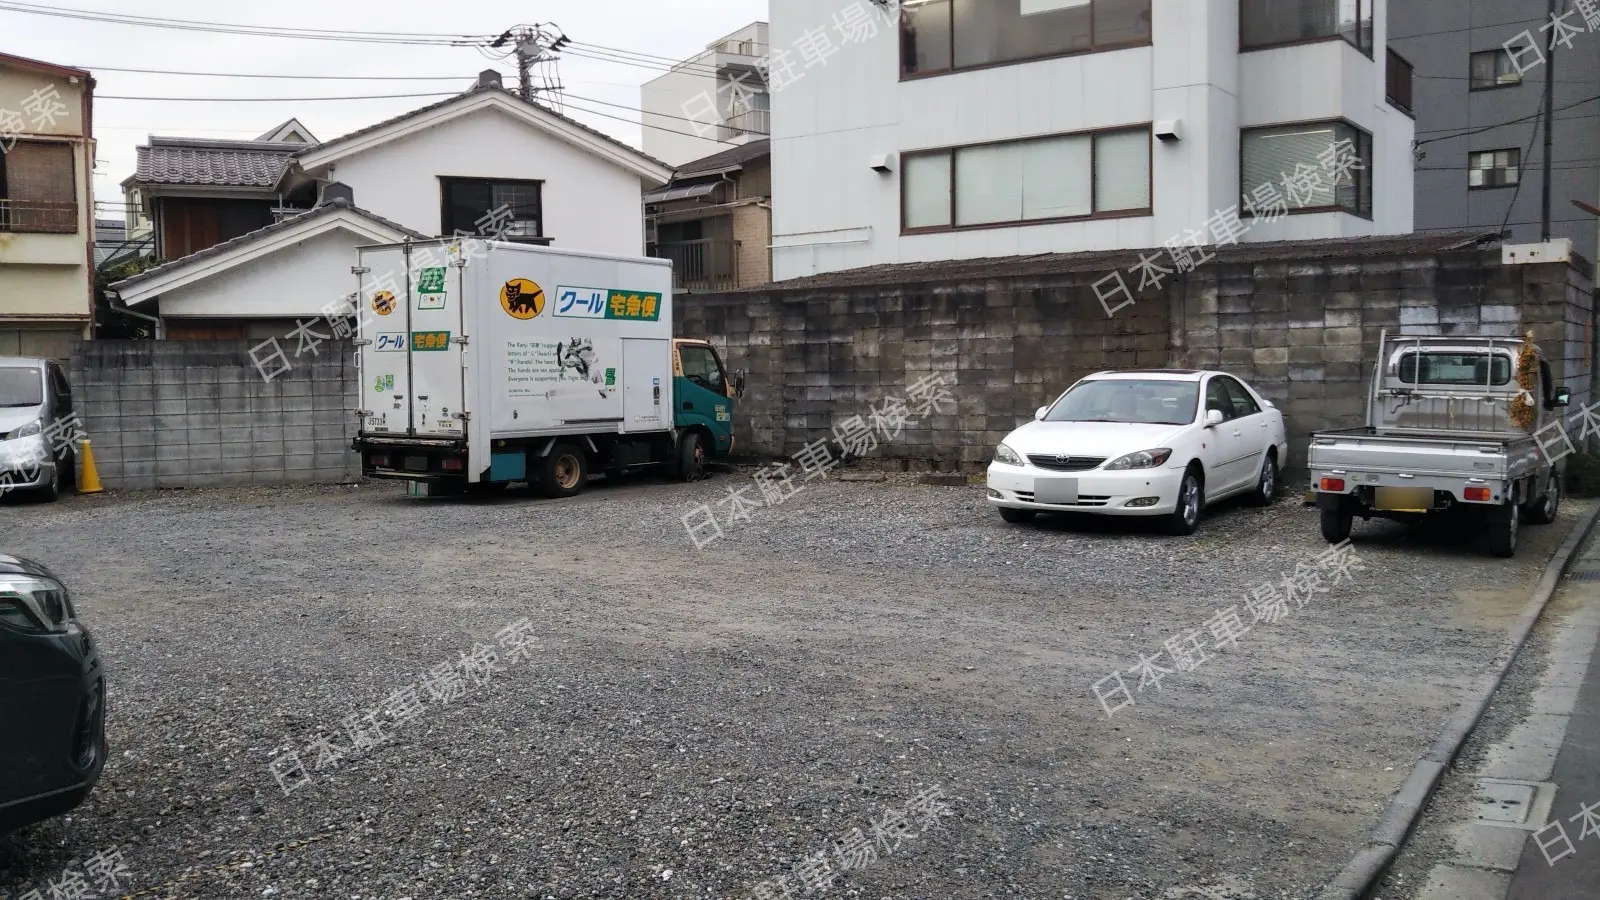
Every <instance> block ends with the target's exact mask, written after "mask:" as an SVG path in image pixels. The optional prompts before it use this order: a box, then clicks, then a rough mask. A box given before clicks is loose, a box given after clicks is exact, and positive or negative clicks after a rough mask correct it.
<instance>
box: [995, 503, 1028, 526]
mask: <svg viewBox="0 0 1600 900" xmlns="http://www.w3.org/2000/svg"><path fill="white" fill-rule="evenodd" d="M1034 515H1035V512H1034V511H1033V510H1031V509H1011V508H1010V507H1007V506H1002V507H1000V518H1002V519H1004V520H1006V521H1007V522H1010V523H1011V524H1012V525H1021V524H1022V523H1024V522H1032V521H1033V517H1034Z"/></svg>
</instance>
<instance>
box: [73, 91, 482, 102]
mask: <svg viewBox="0 0 1600 900" xmlns="http://www.w3.org/2000/svg"><path fill="white" fill-rule="evenodd" d="M455 96H459V92H457V91H441V92H436V93H432V94H367V95H363V96H353V97H128V96H118V95H112V94H96V95H95V97H94V98H95V99H96V100H155V101H160V102H162V103H317V102H321V101H325V100H403V99H413V98H419V97H455Z"/></svg>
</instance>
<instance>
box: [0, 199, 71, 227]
mask: <svg viewBox="0 0 1600 900" xmlns="http://www.w3.org/2000/svg"><path fill="white" fill-rule="evenodd" d="M0 231H33V232H43V233H46V234H75V233H77V231H78V204H77V201H74V200H66V201H54V200H0Z"/></svg>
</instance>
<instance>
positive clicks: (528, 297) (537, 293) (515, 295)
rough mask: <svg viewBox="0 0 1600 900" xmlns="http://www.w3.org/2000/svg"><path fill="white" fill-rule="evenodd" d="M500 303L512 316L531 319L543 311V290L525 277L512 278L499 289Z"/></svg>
mask: <svg viewBox="0 0 1600 900" xmlns="http://www.w3.org/2000/svg"><path fill="white" fill-rule="evenodd" d="M500 305H501V306H502V307H503V308H504V309H505V311H506V312H507V313H509V314H510V315H511V317H512V318H516V319H532V318H534V317H536V316H538V315H539V313H542V312H544V290H543V289H542V288H540V287H539V286H538V285H537V284H534V283H533V282H531V281H529V280H528V279H526V278H513V279H511V280H510V281H508V282H506V285H505V287H503V288H501V289H500Z"/></svg>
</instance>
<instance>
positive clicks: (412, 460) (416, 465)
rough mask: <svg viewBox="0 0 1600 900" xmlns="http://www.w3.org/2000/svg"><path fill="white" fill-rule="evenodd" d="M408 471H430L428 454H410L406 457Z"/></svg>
mask: <svg viewBox="0 0 1600 900" xmlns="http://www.w3.org/2000/svg"><path fill="white" fill-rule="evenodd" d="M406 471H408V472H426V471H428V458H427V457H426V456H408V457H406Z"/></svg>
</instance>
